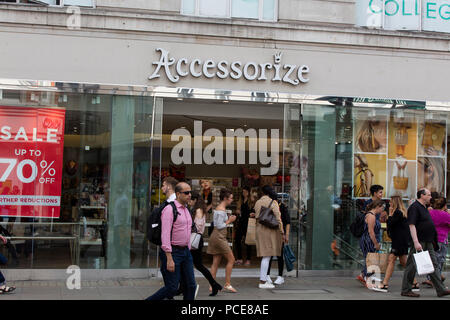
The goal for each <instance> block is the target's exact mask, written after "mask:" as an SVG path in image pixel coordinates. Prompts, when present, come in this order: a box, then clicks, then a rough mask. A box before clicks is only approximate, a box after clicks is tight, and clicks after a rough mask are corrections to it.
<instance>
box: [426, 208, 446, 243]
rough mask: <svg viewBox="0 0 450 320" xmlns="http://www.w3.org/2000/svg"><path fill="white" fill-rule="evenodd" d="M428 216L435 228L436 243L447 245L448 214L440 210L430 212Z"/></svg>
mask: <svg viewBox="0 0 450 320" xmlns="http://www.w3.org/2000/svg"><path fill="white" fill-rule="evenodd" d="M430 215H431V219H432V220H433V222H434V226H435V227H436V232H437V236H438V242H440V243H447V239H448V232H449V231H450V227H449V225H450V213H448V212H447V211H442V210H430Z"/></svg>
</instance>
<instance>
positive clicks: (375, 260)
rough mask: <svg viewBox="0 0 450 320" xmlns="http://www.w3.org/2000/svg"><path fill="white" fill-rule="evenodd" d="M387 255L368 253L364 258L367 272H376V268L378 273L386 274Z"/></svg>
mask: <svg viewBox="0 0 450 320" xmlns="http://www.w3.org/2000/svg"><path fill="white" fill-rule="evenodd" d="M388 256H389V254H388V253H378V252H369V253H368V254H367V257H366V266H367V272H374V271H375V272H376V271H378V270H376V269H375V268H374V267H378V268H379V270H380V273H386V268H387V265H388Z"/></svg>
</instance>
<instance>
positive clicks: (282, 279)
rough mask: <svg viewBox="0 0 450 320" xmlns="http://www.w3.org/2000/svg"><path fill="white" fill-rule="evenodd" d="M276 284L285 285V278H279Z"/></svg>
mask: <svg viewBox="0 0 450 320" xmlns="http://www.w3.org/2000/svg"><path fill="white" fill-rule="evenodd" d="M274 283H275V284H283V283H284V278H283V277H280V276H278V277H277V279H276V280H275V281H274Z"/></svg>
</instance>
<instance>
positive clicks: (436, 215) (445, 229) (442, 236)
mask: <svg viewBox="0 0 450 320" xmlns="http://www.w3.org/2000/svg"><path fill="white" fill-rule="evenodd" d="M430 215H431V219H432V220H433V223H434V226H435V227H436V232H437V242H438V247H439V250H438V251H436V258H437V260H438V271H439V274H440V276H441V281H442V282H444V281H445V277H444V276H443V275H442V268H443V267H444V263H445V259H446V256H447V245H448V233H449V231H450V213H448V212H447V199H446V198H444V197H437V198H436V199H435V200H434V201H433V210H430ZM422 284H424V285H426V286H427V287H429V288H432V287H433V283H432V282H431V281H430V279H429V276H428V277H427V280H426V281H424V282H422Z"/></svg>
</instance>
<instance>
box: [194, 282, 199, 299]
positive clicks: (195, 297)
mask: <svg viewBox="0 0 450 320" xmlns="http://www.w3.org/2000/svg"><path fill="white" fill-rule="evenodd" d="M199 288H200V285H199V284H197V287H196V288H195V295H194V300H195V299H197V294H198V289H199Z"/></svg>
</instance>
